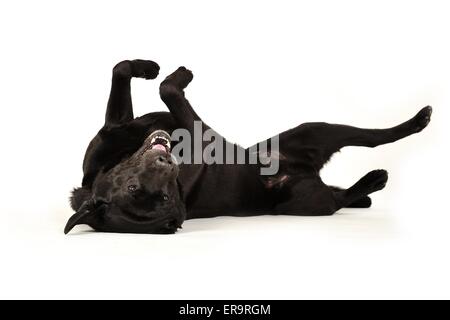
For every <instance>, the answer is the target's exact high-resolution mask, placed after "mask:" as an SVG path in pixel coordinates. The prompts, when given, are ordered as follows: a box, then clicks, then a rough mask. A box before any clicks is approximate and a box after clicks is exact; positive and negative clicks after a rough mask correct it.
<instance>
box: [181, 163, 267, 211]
mask: <svg viewBox="0 0 450 320" xmlns="http://www.w3.org/2000/svg"><path fill="white" fill-rule="evenodd" d="M179 181H180V183H181V185H182V186H183V192H184V199H185V202H186V209H187V219H193V218H208V217H215V216H220V215H230V216H248V215H255V214H261V212H263V211H267V212H268V211H269V210H270V209H271V208H272V207H273V205H274V199H273V196H272V192H270V190H268V189H267V188H265V186H264V184H263V183H262V182H261V179H260V177H259V175H258V173H257V171H256V169H255V168H252V167H250V166H247V165H210V166H201V165H199V166H193V165H183V166H182V167H181V170H180V175H179Z"/></svg>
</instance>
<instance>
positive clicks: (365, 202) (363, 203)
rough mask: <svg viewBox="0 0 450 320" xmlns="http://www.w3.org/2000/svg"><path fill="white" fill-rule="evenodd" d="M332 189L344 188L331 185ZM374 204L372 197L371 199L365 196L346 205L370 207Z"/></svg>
mask: <svg viewBox="0 0 450 320" xmlns="http://www.w3.org/2000/svg"><path fill="white" fill-rule="evenodd" d="M330 188H331V190H333V191H336V192H337V191H343V189H342V188H338V187H333V186H330ZM371 205H372V199H370V197H369V196H364V197H362V198H359V199H358V200H356V201H354V202H352V203H350V204H349V205H347V206H345V207H346V208H370V206H371Z"/></svg>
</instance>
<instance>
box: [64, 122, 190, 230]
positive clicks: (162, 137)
mask: <svg viewBox="0 0 450 320" xmlns="http://www.w3.org/2000/svg"><path fill="white" fill-rule="evenodd" d="M177 176H178V166H177V164H176V163H175V160H174V159H173V158H172V156H171V154H170V136H169V134H168V133H167V132H165V131H161V130H158V131H155V132H153V133H152V134H151V135H150V136H149V137H148V138H147V139H146V140H145V141H144V143H143V145H142V146H141V148H139V150H137V151H136V152H135V153H134V154H133V155H131V156H130V157H129V158H127V159H125V160H123V161H122V162H120V163H119V164H117V165H116V166H114V167H113V168H112V169H110V170H108V171H106V172H101V173H99V174H98V176H97V177H96V179H95V181H94V183H93V184H92V188H91V189H87V188H85V187H83V188H78V189H75V190H74V192H73V194H72V198H71V205H72V208H73V209H74V210H75V211H76V213H75V214H74V215H73V216H72V217H71V218H70V219H69V221H68V222H67V225H66V227H65V229H64V232H65V233H68V232H69V231H70V230H72V228H73V227H74V226H76V225H78V224H87V225H89V226H91V227H92V228H94V229H95V230H97V231H103V232H124V233H127V232H131V233H174V232H176V230H177V229H178V228H179V227H181V224H182V223H183V221H184V219H185V218H186V210H185V207H184V203H183V200H182V194H181V193H182V192H181V187H180V185H179V183H178V181H177Z"/></svg>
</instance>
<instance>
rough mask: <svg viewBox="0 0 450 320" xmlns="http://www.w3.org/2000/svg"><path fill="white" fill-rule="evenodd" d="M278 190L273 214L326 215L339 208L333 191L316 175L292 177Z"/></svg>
mask: <svg viewBox="0 0 450 320" xmlns="http://www.w3.org/2000/svg"><path fill="white" fill-rule="evenodd" d="M280 192H281V193H280V200H279V203H278V204H277V205H276V206H275V208H274V213H275V214H283V215H296V216H327V215H332V214H333V213H335V212H336V211H337V210H339V209H340V206H339V204H338V202H337V201H336V198H335V194H334V192H333V191H332V189H331V188H329V187H328V186H327V185H325V184H324V183H323V182H322V180H321V179H320V177H318V176H314V175H312V176H309V177H308V176H303V175H299V176H296V177H292V178H291V180H290V181H289V182H288V183H287V184H286V185H285V186H284V187H283V189H282V190H280Z"/></svg>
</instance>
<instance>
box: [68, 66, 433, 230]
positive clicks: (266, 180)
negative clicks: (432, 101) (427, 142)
mask: <svg viewBox="0 0 450 320" xmlns="http://www.w3.org/2000/svg"><path fill="white" fill-rule="evenodd" d="M158 72H159V66H158V65H157V64H156V63H154V62H152V61H144V60H134V61H123V62H120V63H119V64H117V65H116V66H115V67H114V69H113V76H112V88H111V94H110V98H109V102H108V106H107V110H106V119H105V124H104V126H103V128H102V129H101V130H100V131H99V133H98V134H97V135H96V136H95V137H94V139H93V140H92V141H91V143H90V144H89V147H88V149H87V151H86V155H85V159H84V163H83V172H84V177H83V182H82V187H81V188H77V189H75V190H74V191H73V194H72V197H71V206H72V208H73V209H74V210H75V211H76V213H75V214H74V215H73V216H72V217H71V218H70V219H69V221H68V222H67V225H66V228H65V230H64V232H65V233H68V232H69V231H70V230H71V229H72V228H73V227H74V226H75V225H78V224H87V225H89V226H91V227H92V228H94V229H95V230H97V231H105V232H136V233H174V232H175V231H176V230H177V229H178V228H179V227H181V225H182V223H183V221H184V220H185V219H192V218H203V217H214V216H218V215H239V216H249V215H258V214H287V215H311V216H318V215H332V214H333V213H335V212H336V211H337V210H339V209H341V208H343V207H357V208H368V207H370V205H371V199H370V198H369V197H368V195H369V194H370V193H373V192H375V191H378V190H381V189H383V188H384V186H385V185H386V182H387V179H388V175H387V172H386V171H385V170H375V171H371V172H369V173H368V174H366V175H365V176H364V177H363V178H362V179H360V180H359V181H358V182H357V183H356V184H355V185H353V186H352V187H350V188H349V189H346V190H343V189H339V188H336V187H330V186H327V185H325V184H324V183H323V182H322V180H321V179H320V176H319V172H320V169H321V168H322V167H323V165H324V164H325V163H326V162H327V161H328V160H329V159H330V157H331V156H332V155H333V154H334V153H335V152H337V151H339V150H340V149H341V148H343V147H345V146H364V147H376V146H378V145H381V144H386V143H391V142H394V141H396V140H399V139H402V138H404V137H407V136H409V135H411V134H413V133H417V132H420V131H421V130H422V129H424V128H425V127H426V126H427V125H428V123H429V121H430V117H431V112H432V109H431V107H426V108H424V109H422V110H421V111H420V112H419V113H418V114H417V115H416V116H415V117H413V118H412V119H410V120H408V121H406V122H404V123H402V124H400V125H398V126H396V127H393V128H389V129H360V128H355V127H350V126H344V125H335V124H328V123H306V124H302V125H300V126H298V127H296V128H294V129H291V130H288V131H286V132H283V133H281V134H280V135H279V146H280V147H279V152H278V153H277V154H276V157H277V159H278V160H279V171H278V173H277V174H275V175H272V176H268V177H267V176H262V175H260V169H261V167H262V166H263V164H261V163H257V164H245V165H244V164H233V165H224V164H217V163H214V164H206V163H202V164H183V163H181V164H180V165H177V164H176V163H174V161H173V158H172V156H171V155H170V148H171V147H173V146H170V143H171V141H170V140H169V135H171V134H172V132H173V131H174V130H175V129H177V128H183V129H186V130H188V131H189V132H190V133H192V134H193V132H194V121H201V119H200V117H199V116H198V115H197V114H196V113H195V111H194V110H193V108H192V107H191V105H190V104H189V102H188V100H187V99H186V98H185V95H184V91H183V90H184V88H186V86H187V85H188V84H189V83H190V81H191V80H192V77H193V76H192V73H191V72H190V71H189V70H187V69H186V68H184V67H180V68H179V69H178V70H176V71H175V72H174V73H173V74H171V75H170V76H168V77H167V78H166V79H165V80H164V81H163V82H162V83H161V86H160V95H161V98H162V100H163V101H164V103H165V104H166V105H167V107H168V108H169V110H170V113H168V112H157V113H150V114H147V115H144V116H142V117H139V118H136V119H135V118H134V116H133V108H132V103H131V95H130V80H131V78H132V77H140V78H145V79H154V78H156V76H157V75H158ZM208 128H209V127H208V126H207V125H206V124H204V123H202V129H203V130H206V129H208ZM202 147H203V148H205V147H206V143H205V142H203V145H202ZM229 147H231V149H233V150H234V151H241V152H243V153H244V154H245V156H246V158H248V157H250V151H249V150H250V149H245V150H244V149H242V148H241V147H239V146H237V145H232V144H229V143H228V142H227V143H226V144H225V145H224V150H225V152H226V150H230V149H229Z"/></svg>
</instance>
